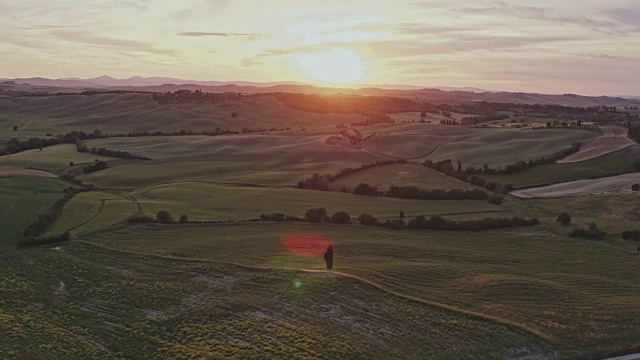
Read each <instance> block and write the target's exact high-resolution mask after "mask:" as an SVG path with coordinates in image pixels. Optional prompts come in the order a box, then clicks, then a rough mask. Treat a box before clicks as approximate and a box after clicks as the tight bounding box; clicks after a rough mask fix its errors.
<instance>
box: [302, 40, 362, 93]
mask: <svg viewBox="0 0 640 360" xmlns="http://www.w3.org/2000/svg"><path fill="white" fill-rule="evenodd" d="M298 65H299V67H300V69H301V70H302V71H303V72H304V73H305V74H306V75H308V76H310V77H312V78H313V79H315V80H316V81H317V82H319V83H323V84H334V85H339V84H353V83H355V82H357V81H359V80H362V79H363V78H364V77H365V75H366V70H367V69H366V68H367V63H366V62H365V61H364V60H362V59H361V57H360V55H358V54H357V53H355V52H353V51H350V50H346V49H341V48H334V49H331V50H328V51H322V52H310V53H304V54H300V55H299V56H298Z"/></svg>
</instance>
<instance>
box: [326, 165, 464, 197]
mask: <svg viewBox="0 0 640 360" xmlns="http://www.w3.org/2000/svg"><path fill="white" fill-rule="evenodd" d="M360 183H367V184H369V185H372V186H375V187H377V188H378V189H380V190H382V191H385V190H387V189H388V188H389V187H390V186H391V185H397V186H417V187H418V188H421V189H444V190H450V189H473V188H474V186H473V185H471V184H469V183H466V182H463V181H460V180H457V179H454V178H451V177H449V176H445V175H442V174H440V173H439V172H437V171H434V170H432V169H429V168H427V167H424V166H422V165H421V164H416V163H406V164H390V165H384V166H376V167H372V168H370V169H367V170H364V171H359V172H356V173H354V174H351V175H347V176H343V177H340V178H338V179H337V180H335V181H332V182H331V184H330V185H329V187H330V189H331V190H334V191H340V190H342V189H343V188H346V189H347V190H348V191H353V188H355V187H356V186H358V184H360Z"/></svg>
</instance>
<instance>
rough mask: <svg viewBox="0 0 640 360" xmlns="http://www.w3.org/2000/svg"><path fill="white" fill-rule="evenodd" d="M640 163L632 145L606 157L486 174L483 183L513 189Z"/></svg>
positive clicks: (614, 171) (639, 149)
mask: <svg viewBox="0 0 640 360" xmlns="http://www.w3.org/2000/svg"><path fill="white" fill-rule="evenodd" d="M639 162H640V146H632V147H629V148H626V149H623V150H620V151H616V152H613V153H610V154H607V155H603V156H600V157H597V158H595V159H589V160H585V161H580V162H576V163H562V164H559V163H557V164H550V165H544V166H537V167H533V168H530V169H527V170H524V171H519V172H517V173H515V174H512V175H487V176H483V177H484V178H485V179H486V180H487V181H496V182H499V183H503V184H511V185H513V186H515V187H524V186H534V185H537V186H542V185H546V184H550V183H556V182H564V181H572V180H582V179H588V178H590V177H599V176H604V175H608V174H620V173H624V172H629V171H634V170H635V169H636V164H637V163H639Z"/></svg>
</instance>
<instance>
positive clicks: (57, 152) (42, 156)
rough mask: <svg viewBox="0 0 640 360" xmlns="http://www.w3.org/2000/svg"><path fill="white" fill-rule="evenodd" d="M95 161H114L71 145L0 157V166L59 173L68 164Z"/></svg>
mask: <svg viewBox="0 0 640 360" xmlns="http://www.w3.org/2000/svg"><path fill="white" fill-rule="evenodd" d="M95 159H98V160H114V159H113V158H108V157H104V156H98V155H94V154H88V153H81V152H78V151H76V146H75V145H73V144H62V145H56V146H51V147H46V148H44V149H42V151H40V150H37V149H36V150H27V151H23V152H20V153H17V154H12V155H7V156H0V166H2V167H14V168H27V167H33V168H38V169H44V170H49V171H52V172H59V171H61V170H62V169H64V168H66V167H67V166H69V162H74V163H75V164H83V163H93V162H94V161H95Z"/></svg>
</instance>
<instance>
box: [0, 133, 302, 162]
mask: <svg viewBox="0 0 640 360" xmlns="http://www.w3.org/2000/svg"><path fill="white" fill-rule="evenodd" d="M290 129H291V128H286V129H284V128H283V129H279V130H282V131H284V130H290ZM272 130H278V129H275V128H273V129H269V130H267V129H263V128H258V129H250V128H243V129H242V130H241V131H236V130H228V129H227V130H223V129H220V128H215V129H214V130H202V131H194V130H185V129H180V130H176V131H159V130H158V131H152V132H149V131H132V132H129V133H115V134H105V133H103V132H102V131H101V130H98V129H96V130H93V131H92V132H84V131H75V130H74V131H72V132H70V133H66V134H58V135H56V136H55V137H53V135H52V134H47V136H50V137H47V138H38V137H33V138H29V139H27V140H18V139H17V138H12V139H11V140H9V141H8V142H7V144H6V145H5V148H4V150H0V156H3V155H10V154H15V153H19V152H22V151H26V150H34V149H40V150H42V149H43V148H46V147H49V146H54V145H60V144H74V145H79V144H80V143H81V141H85V140H96V139H106V138H114V137H148V136H193V135H204V136H220V135H237V134H251V133H256V132H266V131H272Z"/></svg>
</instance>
